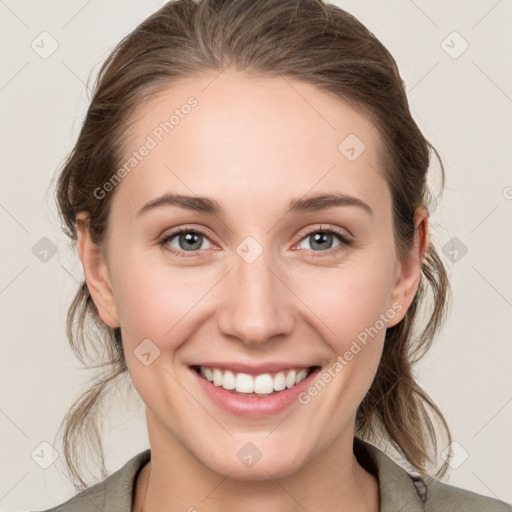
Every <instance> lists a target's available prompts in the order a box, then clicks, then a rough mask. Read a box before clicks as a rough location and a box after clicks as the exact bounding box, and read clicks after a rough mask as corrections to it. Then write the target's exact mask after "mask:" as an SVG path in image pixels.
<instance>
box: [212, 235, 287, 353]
mask: <svg viewBox="0 0 512 512" xmlns="http://www.w3.org/2000/svg"><path fill="white" fill-rule="evenodd" d="M249 238H250V237H249ZM258 245H259V244H258ZM258 253H259V254H258ZM278 267H279V265H278V264H277V262H275V261H273V259H272V251H271V250H262V247H261V246H260V247H259V248H258V246H257V245H256V244H255V243H254V240H250V239H249V240H246V241H244V242H242V243H241V244H240V245H239V246H238V247H237V254H235V255H234V268H233V269H232V271H231V272H229V274H228V279H227V282H226V283H225V286H227V287H228V290H227V291H226V294H225V297H226V299H225V300H224V301H223V303H222V305H221V306H220V310H219V311H218V322H219V329H220V330H221V332H222V333H223V334H224V335H226V336H235V337H237V338H239V339H240V340H242V341H243V342H244V343H245V344H247V345H259V344H261V343H264V342H265V341H266V340H268V339H269V338H272V337H275V336H278V335H286V334H289V333H290V332H291V330H292V329H293V322H294V314H293V305H292V303H291V300H292V295H293V294H291V292H290V291H289V290H288V289H287V287H286V286H285V284H284V283H283V282H282V279H283V277H278V276H279V272H278V271H276V269H277V268H278ZM276 274H277V275H276Z"/></svg>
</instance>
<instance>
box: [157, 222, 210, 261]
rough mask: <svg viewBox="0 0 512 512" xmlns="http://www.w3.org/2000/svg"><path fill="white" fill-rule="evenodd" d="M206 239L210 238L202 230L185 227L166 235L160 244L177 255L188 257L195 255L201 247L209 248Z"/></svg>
mask: <svg viewBox="0 0 512 512" xmlns="http://www.w3.org/2000/svg"><path fill="white" fill-rule="evenodd" d="M206 241H209V239H208V238H207V236H206V234H205V233H203V232H202V231H201V230H198V229H195V228H194V229H191V228H187V227H184V228H180V229H178V230H176V231H173V232H172V233H168V234H166V235H164V237H163V238H162V239H161V240H160V242H159V244H160V245H161V246H162V247H163V248H164V249H166V250H168V251H170V252H172V253H174V254H176V255H177V256H185V257H187V256H194V255H195V254H194V253H196V252H197V251H199V250H200V249H208V248H209V247H205V245H204V244H205V242H206ZM210 244H211V242H210ZM211 245H212V246H213V244H211ZM187 253H191V254H187Z"/></svg>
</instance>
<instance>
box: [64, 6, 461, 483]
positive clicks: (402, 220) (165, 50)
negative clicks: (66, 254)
mask: <svg viewBox="0 0 512 512" xmlns="http://www.w3.org/2000/svg"><path fill="white" fill-rule="evenodd" d="M226 67H229V68H231V69H236V70H239V71H242V72H245V73H247V74H248V75H251V74H254V75H258V76H266V77H289V78H293V79H298V80H301V81H303V82H306V83H309V84H312V85H314V86H317V87H318V88H320V89H321V90H323V91H325V92H329V93H332V94H334V95H335V96H336V97H338V98H340V99H342V100H345V101H348V102H349V103H350V104H351V105H352V106H353V107H355V108H359V109H360V110H361V111H362V112H364V114H366V116H367V117H368V118H369V119H370V120H371V121H372V122H373V123H374V124H375V126H376V127H377V129H378V131H379V134H380V137H381V141H382V148H383V151H382V167H383V174H384V176H385V178H386V181H387V184H388V186H389V188H390V190H391V193H392V204H393V206H392V215H393V228H394V237H395V246H396V248H397V254H398V255H399V257H403V256H404V255H405V254H407V251H408V250H409V249H410V248H411V243H412V241H413V236H414V224H413V218H414V213H415V209H416V208H417V207H418V206H420V205H425V206H430V203H431V200H432V195H431V193H430V190H429V188H428V185H427V182H426V176H427V171H428V168H429V165H430V157H431V155H432V154H434V155H435V156H436V158H437V160H438V162H439V164H440V168H441V178H442V180H441V181H442V187H444V168H443V165H442V161H441V159H440V157H439V155H438V153H437V152H436V150H435V149H434V148H433V147H432V146H431V144H430V143H429V142H428V141H427V140H426V139H425V137H424V136H423V134H422V133H421V131H420V130H419V128H418V126H417V125H416V123H415V121H414V120H413V118H412V116H411V113H410V110H409V106H408V101H407V96H406V93H405V90H404V86H403V82H402V80H401V78H400V75H399V72H398V68H397V65H396V63H395V61H394V59H393V57H392V56H391V55H390V53H389V52H388V51H387V50H386V48H385V47H384V46H383V45H382V44H381V43H380V42H379V41H378V40H377V39H376V38H375V36H374V35H373V34H372V33H371V32H370V31H369V30H368V29H366V28H365V27H364V26H363V25H362V24H361V23H360V22H359V21H357V20H356V19H355V18H354V17H353V16H351V15H350V14H348V13H347V12H345V11H343V10H342V9H340V8H338V7H336V6H334V5H330V4H326V3H324V2H322V1H321V0H257V1H254V0H237V1H234V0H177V1H173V2H168V3H167V4H165V5H164V6H163V7H162V8H160V9H159V10H158V11H157V12H155V13H154V14H153V15H151V16H150V17H149V18H147V19H146V20H145V21H144V22H142V23H141V24H140V25H139V26H138V27H137V28H136V29H135V30H134V31H133V32H132V33H130V34H129V35H128V36H126V37H125V38H124V39H123V40H122V41H121V42H120V43H119V44H118V45H117V46H116V47H115V49H114V50H113V51H112V53H111V54H110V56H109V57H108V58H107V60H106V61H105V62H104V63H103V65H102V67H101V68H100V71H99V74H98V76H97V78H96V82H95V86H94V90H93V98H92V100H91V104H90V106H89V109H88V111H87V115H86V117H85V120H84V122H83V125H82V128H81V131H80V134H79V137H78V140H77V142H76V145H75V146H74V148H73V150H72V152H71V153H70V155H69V156H68V157H67V159H66V161H65V162H64V164H63V166H62V170H61V172H60V175H59V179H58V183H57V191H56V197H57V202H58V207H59V213H60V215H61V217H62V219H63V221H64V222H63V224H64V225H63V229H64V231H65V233H66V235H67V236H69V237H70V238H71V239H72V240H73V241H74V242H75V243H76V240H77V230H76V224H75V221H76V214H77V213H78V212H87V213H88V215H89V219H90V223H89V229H90V233H91V237H92V239H93V241H94V243H95V244H96V245H97V246H98V248H100V249H102V250H105V247H103V246H104V240H105V232H106V228H107V223H108V216H109V207H110V204H111V200H112V197H113V193H111V194H108V195H107V196H106V197H105V198H104V199H102V200H98V199H97V198H96V196H95V194H94V190H95V189H96V188H97V187H100V186H101V185H102V184H104V183H106V182H107V181H108V180H109V178H110V177H111V176H112V175H113V174H114V173H115V171H116V169H118V167H119V165H120V164H121V162H122V161H123V141H125V140H126V136H127V132H128V129H129V126H130V123H131V122H132V121H133V115H134V113H135V112H136V110H137V108H138V107H139V106H140V105H142V104H143V103H144V102H145V101H147V100H148V99H149V98H150V97H151V95H152V94H154V93H156V92H158V91H160V90H162V89H164V88H166V87H169V85H170V84H171V83H172V82H173V81H175V80H177V79H179V78H181V77H184V78H186V77H191V76H194V75H199V74H201V73H204V72H207V71H209V72H217V73H219V72H221V71H222V70H223V69H225V68H226ZM442 187H441V190H442ZM429 290H430V292H431V296H432V299H433V300H432V304H433V306H432V308H431V309H432V310H431V311H430V312H428V313H427V315H426V317H427V320H426V322H425V325H424V326H423V328H422V329H421V330H420V332H418V333H417V334H415V333H414V330H415V328H416V324H417V323H418V320H419V316H420V315H419V313H420V311H421V307H422V306H423V305H424V304H425V302H426V300H427V298H428V297H427V292H428V291H429ZM449 294H450V289H449V282H448V278H447V274H446V270H445V268H444V266H443V263H442V261H441V259H440V258H439V255H438V253H437V252H436V249H435V247H434V245H433V243H432V241H429V245H428V250H427V254H426V258H425V260H424V262H423V268H422V276H421V281H420V284H419V289H418V291H417V293H416V296H415V298H414V300H413V302H412V305H411V306H410V308H409V309H408V311H407V313H406V315H405V317H404V318H403V319H402V321H401V322H399V323H398V324H397V325H395V326H393V327H391V328H389V329H388V330H387V332H386V338H385V344H384V349H383V354H382V358H381V362H380V365H379V368H378V371H377V373H376V375H375V378H374V381H373V383H372V385H371V387H370V389H369V391H368V393H367V395H366V396H365V398H364V400H363V401H362V403H361V404H360V406H359V408H358V411H357V418H356V434H357V435H358V436H360V437H363V438H365V439H367V440H369V441H371V440H372V439H373V440H375V441H379V439H381V438H383V439H385V440H388V441H390V442H391V445H392V446H393V447H394V448H395V449H396V450H397V451H398V452H399V454H401V455H402V456H403V457H404V458H405V459H406V461H408V463H410V465H411V466H412V469H413V470H417V471H418V472H420V473H423V474H428V469H427V466H426V464H427V463H432V462H433V461H434V459H433V458H432V455H433V454H434V455H436V456H437V445H438V443H437V441H436V428H435V426H434V421H433V420H434V419H436V420H438V421H440V423H441V426H442V428H443V429H444V432H445V433H446V435H447V439H448V443H449V442H450V441H451V435H450V431H449V428H448V425H447V423H446V421H445V419H444V417H443V415H442V413H441V412H440V410H439V409H438V408H437V406H436V405H435V404H434V403H433V401H432V400H431V399H430V397H429V396H428V395H427V393H426V392H425V391H424V390H423V389H422V388H421V387H420V385H419V384H418V383H417V382H416V380H415V378H414V375H413V366H414V364H415V363H416V362H417V361H418V360H419V359H420V358H421V357H422V356H423V355H424V353H425V352H426V351H427V350H428V348H429V347H430V345H431V343H432V340H433V338H434V336H435V334H436V333H437V331H438V330H439V329H440V326H441V324H442V323H443V321H444V318H445V316H446V312H447V308H448V299H449ZM90 327H93V330H94V332H91V330H90ZM88 328H89V331H88ZM67 334H68V338H69V341H70V343H71V346H72V348H73V351H74V352H75V354H76V355H77V357H78V358H79V359H80V361H81V362H82V363H83V364H84V365H86V362H85V356H86V354H87V353H88V351H89V350H92V348H93V346H94V345H95V344H97V345H98V346H97V347H96V351H95V356H94V357H93V361H97V354H98V353H100V354H102V355H103V357H102V359H101V361H100V363H99V364H97V365H95V366H94V367H95V368H102V369H103V371H102V372H101V373H100V374H99V375H98V376H97V377H96V381H95V382H94V383H93V385H92V387H91V388H90V389H88V390H87V391H86V392H84V393H83V394H82V395H81V396H80V397H79V398H78V400H77V401H76V402H75V404H74V405H73V406H72V407H71V409H70V410H69V412H68V414H67V415H66V417H65V418H64V419H63V422H62V424H61V427H62V425H64V426H65V429H64V436H63V444H64V455H65V459H66V464H67V466H68V470H69V471H70V473H71V475H72V477H73V478H74V479H75V481H78V482H79V483H80V485H81V486H85V482H84V480H83V479H82V477H81V475H80V470H79V464H78V463H77V460H78V449H79V447H82V446H83V442H82V441H84V440H86V441H87V443H86V444H89V445H90V446H91V447H92V448H93V449H95V450H96V453H97V454H98V455H99V457H100V461H101V464H102V466H101V468H102V476H105V475H106V471H105V465H104V458H103V448H102V442H101V437H100V433H99V432H100V431H99V428H98V421H99V412H100V411H99V407H100V405H101V403H102V401H103V399H104V398H105V396H107V394H108V391H109V389H110V388H111V387H112V386H113V383H114V381H115V379H117V378H118V377H120V376H126V374H127V366H126V361H125V356H124V353H123V347H122V341H121V332H120V329H119V328H111V327H108V326H107V325H105V324H104V323H103V322H102V321H101V319H99V317H98V313H97V309H96V306H95V304H94V302H93V301H92V298H91V295H90V294H89V291H88V288H87V284H86V283H85V281H84V282H83V283H82V284H81V286H80V287H79V289H78V292H77V294H76V296H75V298H74V300H73V302H72V304H71V306H70V309H69V311H68V317H67ZM95 358H96V359H95ZM90 367H91V366H90ZM429 413H430V414H433V416H434V417H433V418H431V417H430V414H429ZM448 443H447V444H448ZM446 469H447V463H446V462H445V464H443V465H442V467H441V469H440V470H439V471H438V472H437V475H438V476H442V475H443V474H444V473H445V472H446ZM75 487H77V488H79V485H76V484H75Z"/></svg>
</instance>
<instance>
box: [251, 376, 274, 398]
mask: <svg viewBox="0 0 512 512" xmlns="http://www.w3.org/2000/svg"><path fill="white" fill-rule="evenodd" d="M272 391H274V379H273V378H272V375H270V373H264V374H263V375H258V376H257V377H256V378H255V379H254V392H255V393H258V394H260V395H264V394H266V393H272Z"/></svg>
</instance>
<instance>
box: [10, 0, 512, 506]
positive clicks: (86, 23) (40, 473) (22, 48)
mask: <svg viewBox="0 0 512 512" xmlns="http://www.w3.org/2000/svg"><path fill="white" fill-rule="evenodd" d="M164 3H165V2H163V1H149V0H147V1H144V0H108V1H106V2H100V1H98V0H89V1H84V0H72V1H67V2H64V1H61V2H58V1H55V0H49V1H46V2H39V1H35V0H30V1H28V0H24V1H21V0H6V1H1V0H0V39H1V45H0V48H1V50H0V51H1V55H2V65H1V71H0V116H1V120H2V123H1V133H0V141H1V144H2V148H1V149H2V150H1V153H0V158H1V174H0V230H1V234H2V244H1V247H2V251H1V266H0V311H1V315H2V316H1V319H2V321H1V323H0V337H1V340H2V341H1V343H2V344H1V348H2V350H1V354H2V357H0V375H1V386H0V432H1V436H0V443H1V447H2V452H1V453H2V464H1V468H0V510H2V511H7V510H9V511H12V510H18V511H20V510H30V509H32V510H34V509H42V508H47V507H50V506H52V505H56V504H58V503H61V502H63V501H64V500H65V499H68V498H69V497H71V496H72V495H74V494H75V491H74V489H73V487H72V486H71V483H70V481H69V480H68V478H67V477H66V475H65V474H64V472H63V468H64V463H63V454H62V451H61V446H60V445H55V446H54V448H55V450H56V451H57V453H59V457H58V458H57V460H56V462H55V463H54V464H52V465H51V466H50V467H49V468H48V469H42V468H41V467H40V466H39V465H38V464H37V463H36V462H35V460H34V459H36V460H37V457H36V456H34V459H33V458H32V456H31V454H32V453H33V452H34V451H35V453H47V454H48V453H50V454H51V450H49V449H48V447H47V446H46V445H43V446H41V443H43V442H47V443H50V444H52V445H53V444H54V440H55V435H56V432H57V428H58V426H59V424H60V421H61V420H62V417H63V416H64V414H65V413H66V412H67V410H68V408H69V406H70V405H71V404H72V402H73V401H74V399H75V398H76V396H77V394H78V393H79V391H81V390H82V389H84V386H85V384H86V380H87V379H88V378H89V377H90V375H89V374H88V373H87V372H86V371H85V370H80V369H79V368H80V365H79V363H78V361H77V360H76V359H75V358H74V356H73V355H72V353H71V350H70V348H69V347H68V343H67V340H66V337H65V330H64V329H65V315H66V312H67V308H68V305H69V303H70V301H71V298H72V296H73V294H74V291H75V289H76V287H77V285H78V281H79V280H81V278H82V276H83V272H82V268H81V265H80V263H79V260H78V257H77V256H76V255H74V254H73V253H72V252H71V251H70V250H69V248H68V243H67V240H66V239H65V238H64V236H63V235H61V233H60V230H59V222H58V220H57V216H56V210H55V205H54V204H53V190H54V188H53V180H54V179H55V171H56V169H57V167H58V166H59V165H60V164H61V163H62V161H63V159H64V157H65V156H66V154H67V153H68V152H69V151H70V150H71V148H72V145H73V143H74V141H75V139H76V136H77V134H78V131H79V128H80V125H81V122H82V119H83V115H84V113H85V109H86V108H87V105H88V94H87V91H86V83H87V80H88V79H89V78H91V79H92V78H93V77H94V76H95V74H96V72H97V70H98V68H99V65H100V64H101V63H102V61H103V60H104V59H105V57H106V56H107V54H108V52H109V50H110V49H111V48H112V47H113V46H114V45H115V43H117V42H118V41H119V40H120V39H121V38H122V37H123V36H124V35H126V34H127V33H128V32H129V31H131V30H132V29H133V28H135V26H136V25H137V24H138V23H140V22H141V21H142V20H143V19H144V18H145V17H146V16H147V15H149V14H150V13H152V12H153V11H155V10H156V9H157V8H158V7H160V6H161V5H163V4H164ZM336 3H337V4H338V5H340V6H341V7H343V8H345V9H347V10H348V11H349V12H351V13H352V14H354V15H355V16H356V17H358V18H359V19H360V20H361V21H362V22H363V23H365V24H366V25H367V27H368V28H369V29H370V30H372V31H373V32H374V33H375V35H376V36H377V37H379V38H380V39H381V41H382V42H383V43H384V44H385V45H386V46H387V47H388V48H389V50H390V51H391V52H392V54H393V55H394V56H395V58H396V60H397V62H398V65H399V68H400V71H401V73H402V76H403V78H404V80H405V82H406V85H407V90H408V95H409V100H410V104H411V109H412V112H413V115H414V117H415V119H416V120H417V122H418V124H419V125H420V127H421V128H422V130H423V131H424V133H425V134H426V136H427V138H429V140H430V141H431V142H432V143H433V144H434V146H435V147H436V148H437V149H438V150H439V151H440V153H441V155H442V156H443V158H444V161H445V164H446V170H447V176H448V179H447V188H446V190H445V193H444V196H443V199H442V202H441V203H440V205H439V207H438V209H437V211H436V212H434V213H433V215H432V216H431V218H432V220H433V222H434V225H433V226H432V230H431V236H432V237H433V238H435V239H436V240H437V242H438V246H439V247H443V246H445V245H446V244H449V243H450V240H452V239H453V237H457V238H458V239H459V240H460V242H461V243H462V244H464V246H465V247H467V253H466V254H463V252H460V249H459V252H458V253H457V254H455V253H453V252H452V254H451V255H450V253H449V252H448V250H446V251H445V253H446V254H443V256H442V257H443V260H444V261H445V263H446V264H447V266H448V269H449V273H450V275H451V279H452V283H453V289H454V303H453V307H452V309H451V313H450V317H449V320H448V322H447V323H446V326H445V328H444V330H443V331H442V333H441V335H440V336H439V338H438V339H437V342H436V343H435V345H434V347H433V349H432V351H431V353H430V354H429V355H428V356H427V357H426V358H425V359H424V361H422V363H421V364H420V365H419V366H418V375H419V380H420V383H421V384H422V385H424V387H425V388H426V390H427V392H429V393H430V394H431V396H432V397H433V398H434V400H435V401H436V403H437V404H438V405H439V407H440V408H441V410H442V411H443V412H444V414H445V415H446V418H447V420H448V422H449V424H450V427H451V429H452V434H453V437H454V439H455V440H456V441H457V443H459V444H458V445H457V448H456V449H455V452H456V453H457V456H456V457H455V462H454V464H453V466H454V467H453V468H452V469H451V471H450V476H449V478H448V481H449V483H451V484H454V485H458V486H461V487H465V488H467V489H470V490H473V491H476V492H479V493H481V494H485V495H489V496H494V497H499V498H500V499H503V500H505V501H508V502H512V477H511V472H510V460H511V459H512V441H511V434H510V432H511V430H512V429H511V427H512V379H511V372H510V363H511V360H512V340H511V334H510V327H511V322H510V319H511V314H512V276H511V272H510V261H511V254H512V238H511V226H512V171H511V169H512V166H511V164H512V158H511V155H510V141H511V140H512V127H511V124H510V122H509V119H510V117H511V116H512V99H511V98H512V83H511V77H512V73H511V67H510V55H511V54H512V36H511V32H510V30H509V28H510V26H511V21H512V3H511V1H510V0H499V1H496V0H479V1H475V0H473V1H462V0H461V1H453V0H451V1H449V2H446V1H441V0H437V1H429V2H427V1H426V0H415V1H412V0H389V1H386V2H383V1H378V0H371V1H370V0H363V1H360V0H358V1H355V0H353V1H348V0H347V1H339V2H336ZM43 31H47V32H48V33H49V34H50V35H51V37H52V38H53V39H54V40H55V41H57V43H58V48H57V49H56V51H55V52H54V53H53V54H52V55H50V56H49V57H48V58H45V59H44V58H42V57H41V56H40V55H39V54H38V53H37V52H36V51H35V50H34V49H33V48H32V47H31V44H32V42H33V41H35V43H34V45H36V44H39V52H42V51H43V48H42V46H43V43H41V38H42V37H46V38H47V39H45V40H44V47H45V49H46V50H48V48H51V46H50V45H51V40H50V39H49V38H48V36H40V34H41V32H43ZM454 31H456V32H458V34H460V36H459V35H457V34H452V33H453V32H454ZM443 41H445V42H444V43H443ZM464 41H466V42H467V43H468V44H469V47H468V48H467V50H466V51H465V52H464V53H462V54H461V55H460V56H459V55H458V54H459V53H460V52H461V50H462V49H463V48H464V45H465V43H464ZM450 54H451V55H450ZM454 57H457V58H454ZM91 73H92V76H91ZM89 85H92V80H90V81H89ZM436 176H437V174H436V172H435V169H434V170H433V173H432V178H431V183H432V185H433V186H435V185H436V183H438V180H437V177H436ZM43 237H47V238H48V239H50V240H51V241H52V242H53V243H54V244H55V246H56V247H57V249H58V251H57V253H56V254H55V255H54V256H53V257H50V256H51V253H49V254H48V255H47V258H48V261H47V262H46V263H45V262H43V261H41V260H40V259H39V258H38V257H37V256H36V254H37V252H38V251H37V248H39V246H36V250H35V251H34V252H36V254H34V252H33V247H34V246H35V245H36V244H37V243H38V242H39V243H42V242H40V240H41V239H42V238H43ZM450 247H451V246H449V248H450ZM455 256H456V257H457V259H456V260H455V262H454V261H452V259H454V257H455ZM39 257H44V253H39ZM110 404H111V407H110V415H109V416H108V421H107V422H106V423H105V437H104V439H105V446H106V450H107V451H106V457H107V467H108V469H109V471H110V472H113V471H115V470H116V469H118V468H119V467H120V466H121V465H122V464H124V463H125V462H126V461H127V460H128V459H129V458H131V457H132V456H133V455H135V454H136V453H138V452H139V451H141V450H143V449H144V448H146V447H147V446H148V440H147V434H146V425H145V417H144V414H143V407H142V402H141V400H140V398H139V397H138V396H137V395H136V393H135V392H133V393H132V394H131V399H130V395H126V394H124V393H121V394H120V395H119V398H118V399H116V400H115V401H112V402H110ZM107 413H109V411H108V410H107ZM45 446H46V448H45ZM41 450H43V451H42V452H41ZM45 450H46V451H45ZM466 457H467V458H466ZM92 470H94V468H92Z"/></svg>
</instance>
